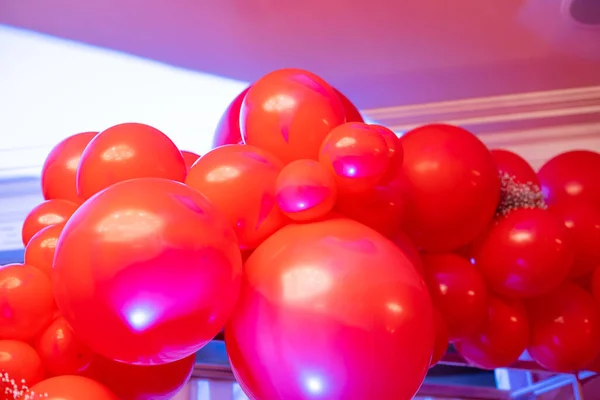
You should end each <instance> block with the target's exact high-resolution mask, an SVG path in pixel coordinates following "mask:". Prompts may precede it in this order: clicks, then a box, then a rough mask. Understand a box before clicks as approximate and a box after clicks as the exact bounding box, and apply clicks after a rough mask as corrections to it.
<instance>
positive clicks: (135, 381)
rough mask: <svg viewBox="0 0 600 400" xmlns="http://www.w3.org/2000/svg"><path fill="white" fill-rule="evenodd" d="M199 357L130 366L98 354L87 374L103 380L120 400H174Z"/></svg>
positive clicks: (192, 356)
mask: <svg viewBox="0 0 600 400" xmlns="http://www.w3.org/2000/svg"><path fill="white" fill-rule="evenodd" d="M195 364H196V356H195V355H191V356H188V357H186V358H183V359H181V360H178V361H175V362H172V363H169V364H162V365H148V366H140V365H127V364H122V363H118V362H115V361H111V360H107V359H106V358H104V357H100V356H98V357H96V358H95V359H94V361H93V363H92V365H91V366H90V368H89V369H88V370H86V372H85V376H87V377H90V378H92V379H95V380H97V381H98V382H101V383H103V384H104V385H106V387H108V388H109V389H110V390H112V391H113V392H114V393H115V394H116V395H117V396H118V397H119V400H170V399H172V398H173V397H175V395H176V394H177V393H178V392H179V391H180V390H181V388H182V387H183V386H184V385H185V384H186V383H187V382H188V380H189V378H190V376H191V375H192V371H193V370H194V365H195Z"/></svg>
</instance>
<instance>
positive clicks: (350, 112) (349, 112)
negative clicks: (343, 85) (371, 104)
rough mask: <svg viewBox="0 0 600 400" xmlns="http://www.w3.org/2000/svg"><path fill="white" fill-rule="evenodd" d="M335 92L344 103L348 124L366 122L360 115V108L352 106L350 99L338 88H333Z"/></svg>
mask: <svg viewBox="0 0 600 400" xmlns="http://www.w3.org/2000/svg"><path fill="white" fill-rule="evenodd" d="M333 90H334V91H335V93H336V94H337V95H338V97H339V98H340V100H341V102H342V106H343V107H344V113H345V115H346V122H365V121H364V120H363V117H362V115H360V111H358V108H356V106H355V105H354V104H352V102H351V101H350V99H348V98H347V97H346V96H345V95H344V94H343V93H342V92H340V91H339V90H337V89H336V88H333Z"/></svg>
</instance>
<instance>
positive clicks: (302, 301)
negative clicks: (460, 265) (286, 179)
mask: <svg viewBox="0 0 600 400" xmlns="http://www.w3.org/2000/svg"><path fill="white" fill-rule="evenodd" d="M367 266H368V267H367ZM432 312H433V309H432V305H431V300H430V298H429V295H428V294H427V289H426V287H425V284H424V283H423V280H422V278H421V277H420V276H419V274H418V273H417V272H416V270H415V268H414V266H413V265H412V264H411V263H410V261H409V260H408V258H406V256H405V255H404V254H403V253H402V252H401V251H400V250H398V248H397V247H396V246H395V245H394V244H393V243H392V242H390V241H389V240H387V239H385V238H384V237H383V236H381V235H380V234H378V233H376V232H375V231H373V230H371V229H369V228H367V227H365V226H364V225H362V224H359V223H357V222H354V221H351V220H347V219H330V220H326V221H323V222H316V223H310V224H302V225H288V226H286V227H284V228H282V229H281V230H280V231H278V232H277V233H275V234H274V235H273V236H271V237H270V238H269V239H267V240H266V241H265V242H264V243H263V244H262V245H261V246H259V247H258V248H257V249H256V250H255V251H254V253H253V254H252V255H251V256H250V258H249V259H248V261H247V262H246V264H245V273H244V283H243V285H242V294H241V297H240V301H239V303H238V307H237V308H236V311H235V313H234V315H233V317H232V318H231V320H230V322H229V324H228V325H227V327H226V328H225V341H226V345H227V351H228V353H229V357H230V359H231V363H232V366H233V368H234V371H235V374H236V376H237V378H238V381H239V382H240V384H241V386H242V388H243V389H244V391H245V392H246V394H247V395H248V396H250V398H251V399H286V400H299V399H345V400H353V399H361V400H362V399H391V400H398V399H410V398H412V396H413V395H414V394H415V392H416V391H417V389H418V388H419V386H420V385H421V383H422V382H423V379H424V377H425V374H426V372H427V370H428V368H429V363H430V360H431V354H432V349H433V340H434V339H433V336H434V331H433V315H432ZM399 376H401V377H402V379H398V377H399Z"/></svg>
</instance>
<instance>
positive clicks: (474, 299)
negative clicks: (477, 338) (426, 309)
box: [422, 254, 488, 341]
mask: <svg viewBox="0 0 600 400" xmlns="http://www.w3.org/2000/svg"><path fill="white" fill-rule="evenodd" d="M422 259H423V264H424V266H425V282H427V287H428V288H429V293H430V294H431V298H432V300H433V304H434V305H435V307H436V308H437V310H438V311H439V312H440V313H441V314H442V316H443V317H444V320H445V321H446V326H447V327H448V336H449V338H450V340H451V341H455V340H459V339H462V338H464V337H467V336H469V335H471V334H473V333H474V332H475V331H476V330H477V329H478V328H479V326H480V325H481V324H482V323H483V322H484V320H485V316H486V312H487V305H488V303H487V301H488V292H487V288H486V286H485V282H484V281H483V278H482V277H481V275H480V274H479V271H477V270H476V269H475V267H474V266H473V265H471V263H470V262H469V261H467V260H465V259H464V258H462V257H459V256H457V255H454V254H423V256H422Z"/></svg>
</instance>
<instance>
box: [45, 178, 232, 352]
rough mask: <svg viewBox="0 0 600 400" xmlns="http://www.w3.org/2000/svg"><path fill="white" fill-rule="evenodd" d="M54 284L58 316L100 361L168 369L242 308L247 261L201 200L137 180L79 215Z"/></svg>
mask: <svg viewBox="0 0 600 400" xmlns="http://www.w3.org/2000/svg"><path fill="white" fill-rule="evenodd" d="M52 281H53V286H54V295H55V298H56V302H57V304H58V307H59V309H60V311H61V312H62V314H63V316H64V317H65V319H66V320H67V322H68V323H69V325H70V326H71V327H72V328H73V331H74V332H75V333H76V334H77V337H78V338H79V339H80V340H81V341H82V342H83V343H84V344H86V345H87V346H89V347H90V348H91V349H92V350H93V351H94V352H95V353H98V354H101V355H103V356H105V357H107V358H110V359H113V360H117V361H122V362H125V363H130V364H160V363H168V362H172V361H176V360H179V359H181V358H182V357H185V356H187V355H190V354H192V353H194V352H196V351H197V350H198V349H200V348H201V347H202V346H204V345H205V344H206V343H207V342H209V341H210V340H211V339H212V338H213V337H214V336H215V335H216V334H217V333H218V332H219V331H220V330H221V329H222V328H223V326H224V324H225V321H226V320H227V319H228V318H229V315H230V313H231V310H232V308H233V306H234V305H235V303H236V301H237V296H238V292H239V288H240V283H241V254H240V251H239V248H238V245H237V242H236V239H235V233H234V232H233V230H232V229H231V227H230V226H229V224H228V223H227V221H226V220H225V218H224V217H223V216H222V215H221V214H219V213H218V212H217V211H216V210H215V208H214V207H213V206H212V205H211V204H210V203H209V202H208V200H206V198H205V197H204V196H202V195H201V194H200V193H198V192H197V191H195V190H193V189H191V188H189V187H187V186H185V185H183V184H180V183H178V182H174V181H169V180H166V179H159V178H141V179H134V180H130V181H127V182H122V183H119V184H116V185H113V186H111V187H110V188H109V189H107V190H104V191H103V192H102V193H99V194H98V195H97V196H94V198H92V199H90V200H88V201H87V202H85V203H84V204H83V205H82V206H81V208H80V209H79V210H78V211H77V212H76V213H75V214H74V215H73V217H72V218H71V220H70V221H69V223H68V224H67V225H66V226H65V229H64V231H63V234H62V235H61V238H60V240H59V241H58V246H57V248H56V254H55V258H54V269H53V270H52ZM190 327H193V329H191V328H190Z"/></svg>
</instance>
